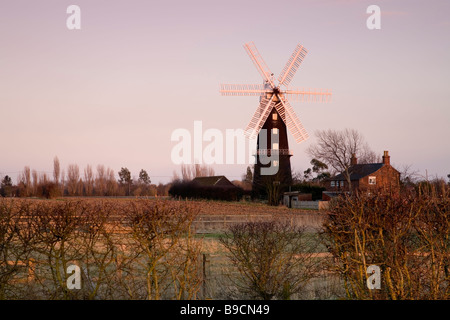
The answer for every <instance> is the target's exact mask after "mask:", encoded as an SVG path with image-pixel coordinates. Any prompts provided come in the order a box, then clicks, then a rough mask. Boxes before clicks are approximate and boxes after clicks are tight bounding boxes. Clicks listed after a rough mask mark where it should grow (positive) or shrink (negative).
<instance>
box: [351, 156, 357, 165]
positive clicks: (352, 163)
mask: <svg viewBox="0 0 450 320" xmlns="http://www.w3.org/2000/svg"><path fill="white" fill-rule="evenodd" d="M356 164H358V159H357V158H356V154H354V153H352V157H351V159H350V165H352V166H354V165H356Z"/></svg>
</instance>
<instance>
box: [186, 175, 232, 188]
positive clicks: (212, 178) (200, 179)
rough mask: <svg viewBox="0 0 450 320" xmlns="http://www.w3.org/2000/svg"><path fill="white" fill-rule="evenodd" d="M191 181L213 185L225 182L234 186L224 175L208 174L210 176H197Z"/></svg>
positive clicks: (202, 184) (203, 184)
mask: <svg viewBox="0 0 450 320" xmlns="http://www.w3.org/2000/svg"><path fill="white" fill-rule="evenodd" d="M192 182H194V183H197V184H199V185H201V186H215V185H218V184H219V185H221V186H223V184H224V183H225V184H227V185H230V187H231V186H234V184H233V183H231V181H230V180H228V179H227V178H226V177H225V176H210V177H197V178H195V179H194V180H192Z"/></svg>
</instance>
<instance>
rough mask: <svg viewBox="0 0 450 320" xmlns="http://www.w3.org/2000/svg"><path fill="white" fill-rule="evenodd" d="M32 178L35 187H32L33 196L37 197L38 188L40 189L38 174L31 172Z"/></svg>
mask: <svg viewBox="0 0 450 320" xmlns="http://www.w3.org/2000/svg"><path fill="white" fill-rule="evenodd" d="M31 176H32V177H33V187H32V190H33V191H32V195H33V196H36V195H37V188H38V183H39V181H38V173H37V171H36V170H33V171H31Z"/></svg>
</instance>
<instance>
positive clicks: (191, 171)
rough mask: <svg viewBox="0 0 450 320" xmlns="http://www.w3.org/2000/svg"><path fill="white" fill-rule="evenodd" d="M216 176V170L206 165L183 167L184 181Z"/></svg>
mask: <svg viewBox="0 0 450 320" xmlns="http://www.w3.org/2000/svg"><path fill="white" fill-rule="evenodd" d="M214 174H215V172H214V169H213V168H212V167H210V166H208V165H206V164H204V165H201V164H198V163H195V164H192V165H185V164H182V165H181V177H182V180H183V181H190V180H192V179H194V178H196V177H208V176H213V175H214Z"/></svg>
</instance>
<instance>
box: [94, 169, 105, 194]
mask: <svg viewBox="0 0 450 320" xmlns="http://www.w3.org/2000/svg"><path fill="white" fill-rule="evenodd" d="M95 189H96V193H97V195H99V196H104V195H105V192H106V170H105V166H104V165H102V164H99V165H98V166H97V178H96V179H95Z"/></svg>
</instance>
